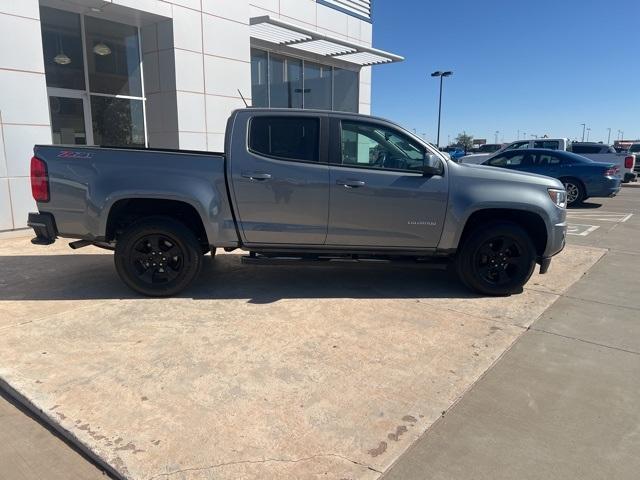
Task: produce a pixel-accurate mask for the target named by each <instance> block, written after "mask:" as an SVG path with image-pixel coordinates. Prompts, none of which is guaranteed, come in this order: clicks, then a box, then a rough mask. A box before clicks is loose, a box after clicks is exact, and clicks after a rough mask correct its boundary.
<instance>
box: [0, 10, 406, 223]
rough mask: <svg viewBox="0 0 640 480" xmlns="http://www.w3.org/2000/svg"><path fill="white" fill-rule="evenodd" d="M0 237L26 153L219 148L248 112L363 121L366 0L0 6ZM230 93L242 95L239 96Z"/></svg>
mask: <svg viewBox="0 0 640 480" xmlns="http://www.w3.org/2000/svg"><path fill="white" fill-rule="evenodd" d="M0 31H1V32H2V33H3V38H2V39H1V40H0V232H1V231H6V230H13V229H19V228H25V227H26V220H27V213H28V212H29V211H33V210H34V209H35V204H34V201H33V200H32V197H31V187H30V181H29V164H30V158H31V156H32V149H33V145H34V144H51V143H54V144H65V145H103V146H132V147H145V146H148V147H155V148H181V149H187V150H204V151H222V150H223V141H224V131H225V125H226V121H227V118H228V116H229V114H230V112H231V111H232V110H234V109H236V108H242V107H244V105H245V101H246V102H247V104H249V105H253V106H271V107H280V108H320V109H328V110H341V111H354V112H360V113H369V112H370V109H371V66H372V65H377V64H382V63H390V62H395V61H400V60H402V58H401V57H399V56H397V55H393V54H390V53H387V52H384V51H381V50H377V49H374V48H372V23H371V2H370V0H167V1H164V0H0ZM243 97H244V99H243Z"/></svg>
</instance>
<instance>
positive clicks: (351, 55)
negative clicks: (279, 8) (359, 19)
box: [250, 15, 404, 67]
mask: <svg viewBox="0 0 640 480" xmlns="http://www.w3.org/2000/svg"><path fill="white" fill-rule="evenodd" d="M250 24H251V37H252V38H256V39H258V40H262V41H264V42H269V43H275V44H276V45H283V46H288V47H291V48H295V49H298V50H304V51H306V52H310V53H314V54H316V55H322V56H325V57H331V58H335V59H338V60H342V61H343V62H349V63H353V64H355V65H359V66H361V67H366V66H369V65H380V64H383V63H392V62H401V61H403V60H404V57H401V56H399V55H394V54H393V53H389V52H385V51H383V50H378V49H375V48H368V47H363V46H362V45H358V44H356V43H351V42H348V41H345V40H342V39H340V38H336V37H330V36H328V35H324V34H322V33H318V32H314V31H313V30H308V29H306V28H303V27H299V26H298V25H293V24H291V23H288V22H283V21H282V20H279V19H275V18H271V17H270V16H268V15H265V16H262V17H254V18H252V19H251V21H250Z"/></svg>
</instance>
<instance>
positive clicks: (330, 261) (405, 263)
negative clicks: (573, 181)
mask: <svg viewBox="0 0 640 480" xmlns="http://www.w3.org/2000/svg"><path fill="white" fill-rule="evenodd" d="M240 261H241V262H242V263H243V264H245V265H278V266H281V265H293V266H300V265H305V266H333V267H335V266H340V265H358V266H369V267H371V266H378V265H385V266H402V267H409V268H430V269H436V270H446V269H447V267H448V265H449V262H448V261H446V260H444V259H425V260H415V259H397V260H396V259H394V260H388V259H376V258H336V257H324V258H323V257H320V258H304V257H267V256H263V255H243V256H242V257H240Z"/></svg>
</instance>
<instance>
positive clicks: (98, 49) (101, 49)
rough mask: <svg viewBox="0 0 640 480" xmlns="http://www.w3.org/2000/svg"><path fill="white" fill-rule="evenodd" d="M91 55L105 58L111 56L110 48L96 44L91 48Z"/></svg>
mask: <svg viewBox="0 0 640 480" xmlns="http://www.w3.org/2000/svg"><path fill="white" fill-rule="evenodd" d="M93 53H95V54H96V55H100V56H101V57H105V56H107V55H111V48H109V45H107V44H106V43H104V42H100V43H97V44H96V45H95V46H94V47H93Z"/></svg>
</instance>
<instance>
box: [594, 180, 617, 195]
mask: <svg viewBox="0 0 640 480" xmlns="http://www.w3.org/2000/svg"><path fill="white" fill-rule="evenodd" d="M620 183H621V178H620V177H604V179H603V181H601V182H598V184H597V185H593V184H592V185H588V187H587V197H615V196H616V195H617V194H618V192H619V191H620Z"/></svg>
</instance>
